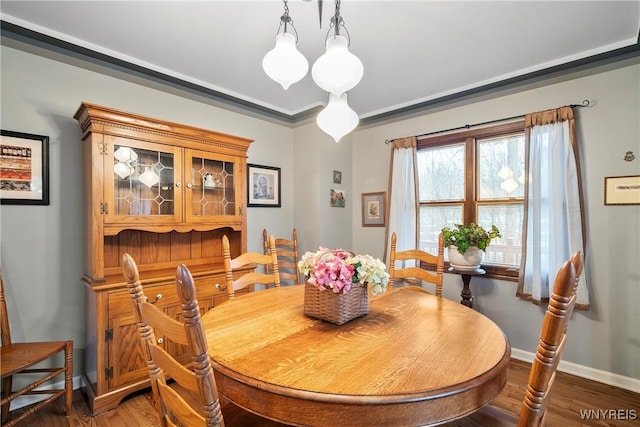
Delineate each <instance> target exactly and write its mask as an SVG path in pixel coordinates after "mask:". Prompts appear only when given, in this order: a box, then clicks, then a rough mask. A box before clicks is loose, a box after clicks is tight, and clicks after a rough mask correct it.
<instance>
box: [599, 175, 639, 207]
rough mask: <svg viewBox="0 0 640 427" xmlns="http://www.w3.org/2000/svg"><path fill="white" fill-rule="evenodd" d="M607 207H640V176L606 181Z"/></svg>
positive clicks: (612, 177)
mask: <svg viewBox="0 0 640 427" xmlns="http://www.w3.org/2000/svg"><path fill="white" fill-rule="evenodd" d="M604 204H605V205H640V175H630V176H608V177H605V179H604Z"/></svg>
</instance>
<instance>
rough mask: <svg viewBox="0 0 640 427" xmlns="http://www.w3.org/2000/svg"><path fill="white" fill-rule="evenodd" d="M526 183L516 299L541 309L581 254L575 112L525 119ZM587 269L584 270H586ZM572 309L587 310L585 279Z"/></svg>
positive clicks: (563, 109) (567, 110)
mask: <svg viewBox="0 0 640 427" xmlns="http://www.w3.org/2000/svg"><path fill="white" fill-rule="evenodd" d="M525 131H526V137H527V139H528V141H527V162H528V177H529V180H528V184H527V189H526V192H525V220H524V221H525V225H524V231H525V242H524V243H523V254H522V255H523V256H522V265H521V267H520V280H519V284H518V296H520V297H522V298H525V299H530V300H532V302H534V303H536V304H539V303H540V302H542V301H546V300H548V298H549V296H550V294H551V292H552V287H553V282H554V280H555V275H556V272H557V271H558V269H559V268H560V266H561V265H562V264H563V263H564V262H565V261H566V260H568V259H569V257H570V256H571V254H572V253H573V252H574V251H576V250H580V251H582V252H583V254H584V246H585V244H584V243H585V242H584V229H585V228H584V223H583V218H582V212H583V209H582V192H581V189H580V186H581V179H580V163H579V155H578V143H577V138H576V134H575V122H574V119H573V110H572V109H571V108H570V107H561V108H559V109H557V110H548V111H544V112H540V113H534V114H529V115H527V116H526V118H525ZM585 270H586V269H585ZM576 308H580V309H583V310H584V309H588V308H589V294H588V289H587V286H586V279H585V274H584V273H583V274H582V275H581V277H580V286H579V287H578V294H577V302H576Z"/></svg>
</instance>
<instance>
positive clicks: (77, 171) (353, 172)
mask: <svg viewBox="0 0 640 427" xmlns="http://www.w3.org/2000/svg"><path fill="white" fill-rule="evenodd" d="M1 55H2V64H1V66H2V70H1V79H2V80H1V90H2V92H1V96H2V99H1V107H2V116H1V120H2V122H1V126H2V129H9V130H14V131H20V132H27V133H36V134H44V135H49V136H50V138H51V147H50V154H51V165H50V167H51V204H50V205H49V206H32V207H27V206H2V207H0V242H1V246H0V260H1V262H2V267H3V274H4V276H5V280H6V284H5V286H6V288H7V289H6V290H7V302H8V306H9V310H10V312H11V321H12V323H13V333H14V337H15V338H16V339H27V340H36V339H67V338H72V339H74V341H75V345H74V346H75V348H76V372H80V371H81V370H82V366H81V365H82V360H83V356H82V352H83V348H84V307H83V304H84V302H83V292H84V290H83V288H82V282H81V281H80V277H81V276H82V272H83V247H82V242H83V236H82V233H83V231H82V228H81V226H80V224H81V223H82V221H83V218H82V176H81V166H80V162H81V161H82V160H81V155H80V152H81V145H80V129H79V127H78V125H77V123H76V122H75V120H73V114H74V112H75V111H76V109H77V108H78V106H79V105H80V103H81V102H82V101H88V102H92V103H97V104H103V105H108V106H111V107H115V108H119V109H123V110H126V111H132V112H136V113H139V114H144V115H148V116H152V117H158V118H162V119H168V120H172V121H176V122H181V123H186V124H189V125H193V126H199V127H203V128H207V129H213V130H217V131H221V132H226V133H230V134H235V135H239V136H243V137H247V138H251V139H254V140H255V142H254V143H253V144H252V146H251V148H250V150H249V159H248V160H249V162H250V163H258V164H264V165H269V166H277V167H281V168H282V208H280V209H274V208H249V209H248V228H249V235H248V242H249V249H250V250H260V247H261V246H260V245H261V238H262V237H261V236H262V234H261V233H262V229H263V227H266V228H268V229H269V231H271V232H273V233H275V234H277V235H280V234H282V235H284V234H287V233H289V232H290V229H291V227H292V225H295V226H296V227H297V228H298V231H299V233H300V243H301V248H302V250H303V251H304V250H315V249H316V248H317V247H318V246H319V245H325V246H329V247H346V248H352V249H353V250H355V251H357V252H366V253H371V254H372V255H375V256H378V257H382V255H383V248H384V242H383V240H384V229H382V228H371V227H367V228H363V227H361V216H360V215H361V211H360V195H361V193H363V192H375V191H386V190H387V174H388V167H389V146H388V145H385V144H384V141H385V140H386V139H393V138H396V137H401V136H408V135H418V134H422V133H425V132H429V131H434V130H440V129H445V128H450V127H455V126H460V125H464V124H467V123H475V122H481V121H485V120H493V119H497V118H502V117H508V116H512V115H515V114H524V113H527V112H532V111H539V110H543V109H547V108H555V107H558V106H560V105H566V104H570V103H579V102H581V101H582V100H583V99H590V100H592V101H595V105H594V106H593V107H590V108H587V109H581V110H580V111H579V113H578V120H579V121H580V123H581V125H580V134H581V136H582V157H583V169H584V175H585V181H584V183H585V192H586V194H585V195H586V218H587V222H588V239H589V244H590V246H589V253H588V256H587V262H588V267H587V270H586V275H587V278H588V280H589V283H590V295H591V299H592V305H593V309H592V311H590V312H588V313H576V314H574V316H573V320H572V322H571V325H570V328H571V332H570V336H569V341H568V344H567V349H566V353H565V357H564V360H566V361H568V362H570V363H575V364H579V365H580V366H584V367H586V368H588V369H595V370H601V371H603V372H604V373H605V374H607V373H611V375H614V376H615V375H622V376H626V377H630V378H635V379H640V318H639V315H638V309H637V307H638V304H639V303H640V294H639V289H640V270H639V267H638V262H637V260H638V259H639V255H640V243H639V241H640V206H620V207H613V206H612V207H609V206H607V207H605V206H603V203H602V197H603V196H602V195H603V178H604V177H605V176H611V175H634V174H640V167H639V164H640V163H639V160H638V159H640V145H639V141H640V129H639V125H638V122H639V120H638V117H640V105H639V104H640V81H639V80H640V77H639V75H640V65H638V63H637V61H636V63H635V64H625V66H624V67H617V68H616V67H608V68H607V69H604V68H603V69H601V70H599V72H598V73H595V74H594V73H581V74H578V75H575V76H573V79H567V78H563V79H555V80H552V81H547V82H546V83H536V84H535V85H531V86H530V87H528V88H526V89H525V90H520V91H516V90H510V91H504V92H502V93H495V94H492V95H490V96H488V95H487V96H483V97H482V98H477V99H475V100H468V101H465V102H457V103H455V104H452V105H448V106H446V107H441V108H438V109H433V110H431V111H428V112H423V113H417V114H413V116H412V117H411V118H408V119H404V120H396V121H390V122H389V123H386V124H380V125H375V126H368V127H366V128H364V129H359V130H358V131H356V132H354V133H353V134H352V135H349V136H347V137H345V138H343V140H342V141H341V142H340V143H338V144H336V143H335V142H333V140H332V139H331V138H330V137H328V136H327V135H325V134H324V133H322V132H321V131H319V130H318V129H317V126H316V125H315V123H313V122H311V123H307V124H303V125H299V126H297V127H295V128H293V129H291V128H289V127H287V126H282V125H278V124H273V123H270V122H268V121H265V120H261V119H259V118H255V117H252V116H249V115H246V114H239V113H237V112H231V111H227V110H225V109H222V108H219V107H218V106H214V105H211V102H210V101H208V100H206V99H198V98H196V97H194V96H180V95H183V94H179V93H177V92H176V91H175V90H173V91H172V92H174V93H170V91H163V90H159V89H158V88H154V87H152V85H149V84H147V83H144V82H132V81H130V80H131V79H128V80H125V79H119V78H116V77H112V76H108V75H105V74H103V73H101V72H96V71H94V70H89V69H87V68H84V66H83V68H81V67H78V66H74V65H70V64H68V63H63V62H59V61H55V60H52V59H48V58H45V57H42V56H37V55H34V54H31V53H26V52H24V51H22V50H18V49H14V48H12V47H7V46H3V47H2V50H1ZM98 71H100V70H98ZM143 83H144V84H143ZM627 150H632V151H634V152H635V154H636V157H637V159H636V160H635V161H634V162H631V163H628V162H624V161H623V160H622V156H623V155H624V152H625V151H627ZM333 170H341V171H342V172H343V184H342V185H341V188H342V189H344V190H345V191H346V194H347V205H346V207H345V208H331V207H329V190H330V189H331V188H332V187H334V186H335V184H333V181H332V172H333ZM472 288H473V291H474V295H476V308H477V309H478V310H479V311H481V312H483V313H485V314H486V315H488V316H489V317H491V318H492V319H493V320H494V321H496V322H497V323H498V324H499V325H500V326H501V327H502V328H503V330H504V331H505V333H506V334H507V336H508V337H509V339H510V340H511V343H512V345H513V347H514V348H516V349H520V350H524V351H529V352H532V351H534V350H535V343H536V340H537V334H538V331H539V325H540V322H541V320H542V310H541V309H540V308H538V307H535V306H533V305H531V304H529V303H525V302H522V301H518V300H517V299H516V298H515V297H514V293H515V284H514V283H512V282H501V281H493V280H488V279H474V281H473V283H472ZM445 289H446V290H445V296H446V297H447V298H451V299H453V300H459V291H460V278H459V277H458V276H453V275H447V277H446V279H445Z"/></svg>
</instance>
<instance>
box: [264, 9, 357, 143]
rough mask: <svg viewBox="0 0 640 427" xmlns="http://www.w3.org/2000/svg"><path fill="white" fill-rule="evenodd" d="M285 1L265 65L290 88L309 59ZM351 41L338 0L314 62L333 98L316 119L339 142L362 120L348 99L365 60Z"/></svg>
mask: <svg viewBox="0 0 640 427" xmlns="http://www.w3.org/2000/svg"><path fill="white" fill-rule="evenodd" d="M283 2H284V14H283V15H282V16H281V17H280V26H279V27H278V31H277V33H276V46H275V47H274V48H273V49H272V50H271V51H269V52H268V53H267V54H266V55H265V57H264V59H263V60H262V68H263V69H264V71H265V73H266V74H267V76H269V77H270V78H271V79H272V80H274V81H276V82H277V83H279V84H280V85H281V86H282V87H283V88H284V89H285V90H286V89H288V88H289V86H290V85H292V84H293V83H296V82H298V81H300V80H302V79H303V78H304V76H305V75H306V74H307V71H308V70H309V63H308V62H307V60H306V58H305V57H304V55H302V54H301V53H300V52H299V51H298V50H297V49H296V44H297V42H298V32H297V30H296V29H295V27H294V26H293V20H292V19H291V17H290V16H289V7H288V6H287V0H283ZM288 27H290V28H292V29H293V32H294V33H293V34H292V33H288V32H287V29H288ZM282 28H283V31H282V32H280V30H281V29H282ZM341 32H342V34H341ZM332 33H333V34H332ZM344 34H346V36H345V35H344ZM350 43H351V37H350V36H349V31H348V30H347V28H346V27H345V25H344V19H343V18H342V16H340V0H335V13H334V15H333V16H332V17H331V22H330V25H329V31H328V32H327V37H326V39H325V48H326V50H325V53H324V54H323V55H322V56H320V58H318V59H317V60H316V61H315V63H314V64H313V67H312V69H311V77H312V78H313V81H314V82H315V83H316V85H318V86H319V87H320V88H321V89H323V90H325V91H327V92H328V93H329V102H328V104H327V106H326V107H325V108H324V109H323V110H322V111H321V112H320V113H319V114H318V116H317V118H316V123H317V124H318V127H320V129H322V130H323V131H324V132H325V133H327V134H328V135H330V136H331V137H332V138H333V139H334V140H335V141H336V142H338V141H340V139H341V138H342V137H343V136H344V135H346V134H348V133H349V132H351V131H352V130H354V129H355V128H356V127H357V126H358V123H359V121H360V120H359V118H358V115H357V114H356V112H355V111H353V110H352V109H351V107H349V104H348V103H347V92H348V91H349V90H351V89H353V88H354V87H355V86H356V85H357V84H358V83H359V82H360V80H362V76H363V74H364V67H363V65H362V61H360V59H358V57H357V56H355V55H354V54H353V53H351V52H350V51H349V44H350Z"/></svg>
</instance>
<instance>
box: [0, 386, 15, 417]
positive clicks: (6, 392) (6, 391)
mask: <svg viewBox="0 0 640 427" xmlns="http://www.w3.org/2000/svg"><path fill="white" fill-rule="evenodd" d="M12 385H13V376H9V377H6V378H3V379H2V397H3V398H5V397H8V396H9V395H10V394H11V386H12ZM10 405H11V401H10V400H7V403H5V404H4V405H2V422H3V423H4V422H6V421H7V420H8V419H9V406H10Z"/></svg>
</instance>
